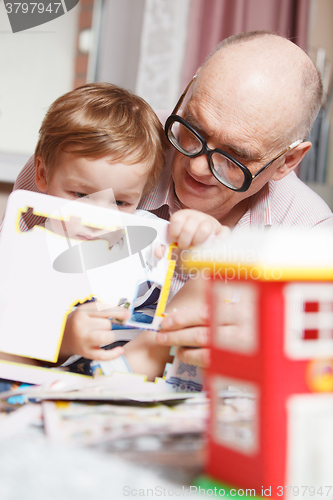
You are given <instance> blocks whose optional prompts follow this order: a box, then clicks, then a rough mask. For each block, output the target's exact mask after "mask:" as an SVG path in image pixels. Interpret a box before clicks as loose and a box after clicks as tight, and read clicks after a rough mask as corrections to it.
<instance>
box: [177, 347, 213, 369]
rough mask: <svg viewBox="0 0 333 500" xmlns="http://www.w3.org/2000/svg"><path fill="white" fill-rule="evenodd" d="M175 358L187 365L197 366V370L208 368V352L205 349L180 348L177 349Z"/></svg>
mask: <svg viewBox="0 0 333 500" xmlns="http://www.w3.org/2000/svg"><path fill="white" fill-rule="evenodd" d="M177 358H178V359H179V360H180V361H182V362H183V363H187V364H189V365H195V366H199V368H208V366H209V362H210V351H209V349H207V348H205V349H204V348H202V349H186V348H185V347H180V348H179V349H177Z"/></svg>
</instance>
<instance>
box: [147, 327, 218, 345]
mask: <svg viewBox="0 0 333 500" xmlns="http://www.w3.org/2000/svg"><path fill="white" fill-rule="evenodd" d="M208 333H209V332H208V327H207V326H197V327H193V328H186V329H184V330H178V331H169V332H161V331H160V332H158V333H157V335H156V341H157V343H158V344H160V345H169V346H172V345H175V346H189V347H206V346H207V344H208Z"/></svg>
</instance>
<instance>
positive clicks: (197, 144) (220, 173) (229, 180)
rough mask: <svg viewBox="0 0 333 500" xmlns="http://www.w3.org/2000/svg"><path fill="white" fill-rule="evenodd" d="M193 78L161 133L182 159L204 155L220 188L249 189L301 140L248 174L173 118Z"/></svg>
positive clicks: (184, 122)
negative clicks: (256, 170) (182, 156)
mask: <svg viewBox="0 0 333 500" xmlns="http://www.w3.org/2000/svg"><path fill="white" fill-rule="evenodd" d="M195 78H196V76H194V77H193V78H192V80H191V81H190V83H189V84H188V85H187V87H186V89H185V90H184V92H183V93H182V95H181V96H180V99H179V101H178V102H177V104H176V107H175V109H174V110H173V112H172V114H171V115H170V116H169V118H168V119H167V121H166V123H165V133H166V136H167V138H168V140H169V142H170V143H171V144H172V145H173V146H174V147H175V148H176V149H177V151H179V152H180V153H182V154H183V155H185V156H188V157H190V158H196V157H197V156H200V155H202V154H205V155H206V156H207V159H208V165H209V169H210V171H211V173H212V174H213V176H214V177H215V178H216V179H217V180H218V181H219V182H220V183H221V184H223V185H224V186H226V187H227V188H229V189H232V190H233V191H239V192H244V191H247V190H248V189H249V187H250V186H251V184H252V181H253V180H254V179H256V178H257V177H258V175H260V174H261V173H262V172H264V170H266V169H267V168H268V167H269V166H270V165H272V163H273V162H274V161H276V160H277V159H278V158H280V157H281V156H283V155H284V154H286V153H287V152H288V151H290V150H291V149H293V148H296V146H298V145H299V144H301V143H302V142H303V140H301V139H299V140H297V141H295V142H293V143H292V144H290V146H288V147H287V148H285V149H284V150H283V151H282V152H281V153H279V154H278V155H277V156H275V157H274V158H273V160H271V161H269V162H268V163H266V165H264V166H263V167H261V169H260V170H258V172H256V173H255V174H252V173H251V172H250V170H249V169H248V168H247V167H246V166H245V165H243V164H242V163H241V162H240V161H238V160H236V159H235V158H233V157H232V156H231V155H229V154H228V153H226V152H225V151H222V150H221V149H210V148H209V147H208V146H207V142H206V140H205V139H204V138H203V137H202V135H201V134H199V132H197V130H195V128H194V127H192V125H190V124H189V123H188V122H187V121H186V120H184V118H182V117H181V116H178V115H177V112H178V110H179V108H180V106H181V105H182V102H183V100H184V98H185V96H186V93H187V91H188V89H189V88H190V86H191V85H192V83H193V82H194V80H195Z"/></svg>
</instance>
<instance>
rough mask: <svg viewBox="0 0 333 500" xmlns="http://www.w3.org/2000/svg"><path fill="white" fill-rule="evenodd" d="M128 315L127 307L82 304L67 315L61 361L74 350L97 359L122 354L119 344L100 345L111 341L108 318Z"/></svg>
mask: <svg viewBox="0 0 333 500" xmlns="http://www.w3.org/2000/svg"><path fill="white" fill-rule="evenodd" d="M129 317H130V313H129V311H127V309H124V308H122V307H114V308H111V309H104V310H102V311H99V310H98V309H97V304H96V302H89V303H87V304H82V305H81V306H79V307H78V308H77V309H76V310H75V311H74V312H73V313H72V314H70V315H69V316H68V318H67V323H66V327H65V332H64V337H63V341H62V344H61V349H60V355H59V359H60V361H61V362H64V361H65V360H66V359H67V358H69V357H70V356H72V355H73V354H78V355H80V356H83V357H84V358H88V359H94V360H100V361H108V360H110V359H115V358H117V357H119V356H121V355H122V354H124V349H123V348H122V347H116V348H114V349H110V350H104V349H101V346H102V345H107V344H111V343H112V342H114V334H113V332H112V329H111V327H112V324H111V321H110V319H111V318H112V320H120V321H123V320H127V319H129Z"/></svg>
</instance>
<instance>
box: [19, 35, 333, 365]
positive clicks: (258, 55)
mask: <svg viewBox="0 0 333 500" xmlns="http://www.w3.org/2000/svg"><path fill="white" fill-rule="evenodd" d="M185 92H186V93H187V95H185V96H184V95H183V96H182V97H181V99H180V102H179V103H178V104H177V106H176V108H175V110H174V111H173V113H172V115H171V116H170V117H169V118H168V120H167V122H166V133H167V136H168V139H169V141H170V142H171V143H172V145H173V146H174V148H175V149H176V150H175V151H174V154H173V158H172V159H171V160H170V158H169V160H170V162H171V171H170V165H167V166H166V168H165V169H164V172H163V173H162V176H161V179H160V182H159V184H158V186H157V187H156V188H155V190H154V191H153V192H152V193H150V195H149V196H148V197H147V198H146V199H143V200H142V202H141V203H140V206H139V208H142V209H146V210H151V211H153V212H154V213H155V214H157V215H158V216H160V217H163V218H165V219H169V218H170V217H172V218H174V219H176V221H177V211H178V210H180V209H186V208H190V209H195V210H198V211H201V212H205V213H207V214H209V215H212V216H213V217H215V218H216V219H217V220H218V221H219V222H220V223H221V224H223V225H226V226H229V227H230V228H234V231H244V230H248V229H249V228H251V227H258V226H259V227H265V226H277V225H280V224H282V225H284V226H287V227H304V228H306V229H311V228H314V227H319V226H326V227H333V217H332V213H331V211H330V209H329V208H328V207H327V205H326V204H325V203H324V202H323V201H322V200H321V199H320V198H319V197H318V196H317V195H316V194H315V193H314V192H312V191H311V190H310V189H309V188H307V186H305V185H304V184H303V183H302V182H301V181H300V180H299V179H298V178H297V176H296V175H295V173H294V172H293V171H294V169H295V168H296V166H297V165H298V164H299V163H300V161H301V160H302V158H303V157H304V155H305V154H306V153H307V151H308V150H309V149H310V148H311V143H310V142H308V141H304V138H305V137H306V136H307V135H308V133H309V131H310V128H311V126H312V124H313V122H314V120H315V117H316V115H317V113H318V111H319V108H320V105H321V99H322V85H321V81H320V77H319V76H318V72H317V70H316V68H315V66H314V65H313V63H312V62H311V60H310V59H309V57H308V56H307V55H306V54H305V53H304V52H303V51H302V50H301V49H300V48H299V47H297V46H296V45H295V44H293V43H292V42H290V41H288V40H287V39H285V38H282V37H279V36H277V35H274V34H271V33H267V32H253V33H245V34H240V35H235V36H233V37H230V38H229V39H226V40H224V41H223V42H221V44H219V45H218V46H217V47H216V49H215V50H214V52H213V53H212V55H211V56H210V57H209V58H208V59H207V61H206V62H205V64H204V65H203V66H202V68H200V70H199V71H198V73H197V75H196V77H195V79H194V81H193V82H192V84H190V85H189V86H188V87H187V89H186V91H185ZM182 100H184V109H183V111H179V110H180V109H181V104H182V102H181V101H182ZM170 162H169V163H170ZM32 179H33V168H32V167H31V163H30V165H29V164H28V165H27V166H26V167H25V169H24V170H23V171H22V172H21V174H20V176H19V177H18V180H17V182H16V184H15V189H18V188H20V189H32V190H37V189H36V188H35V186H34V185H33V181H32ZM175 227H176V225H175ZM177 231H181V227H179V228H178V229H177ZM184 238H185V240H186V235H184ZM200 300H201V299H200ZM230 321H233V319H231V320H230ZM234 321H235V324H236V325H237V318H234ZM206 324H207V317H206V314H205V308H204V306H203V305H201V306H200V307H198V305H197V304H196V305H194V307H193V309H192V308H190V309H185V310H182V311H179V310H178V311H176V312H174V313H172V314H169V316H168V317H167V318H165V320H164V322H163V324H162V328H163V331H162V332H160V333H159V334H158V335H157V342H158V343H159V346H158V348H157V349H155V348H154V345H156V344H154V343H155V338H152V350H151V352H150V354H149V358H150V359H149V361H151V360H152V358H154V354H153V353H155V352H156V353H157V352H162V351H163V350H164V352H166V347H167V349H169V347H168V346H170V345H179V346H184V345H185V346H192V347H200V349H187V348H182V349H180V350H179V351H178V356H179V357H180V358H181V359H182V360H183V361H185V362H187V363H194V364H197V365H199V366H202V367H204V366H206V365H207V363H208V351H207V349H206V348H205V345H206V343H207V327H206V326H205V325H206ZM140 337H141V336H139V338H140ZM137 342H139V341H137ZM130 344H131V347H130V346H129V347H130V349H129V352H128V356H129V357H131V352H130V351H133V352H134V349H138V350H139V344H138V345H136V342H135V341H133V342H131V343H130ZM138 350H136V359H137V362H138V363H139V364H140V365H141V366H143V364H142V363H144V359H140V356H138ZM144 356H145V355H144ZM144 356H143V357H144ZM160 359H164V355H161V356H159V355H158V354H157V355H156V363H155V365H154V366H153V368H152V372H153V371H154V370H155V369H156V371H157V372H158V371H159V370H158V369H157V365H158V360H160ZM131 364H132V363H131ZM137 366H139V365H137V363H136V362H135V361H134V365H132V368H134V370H136V368H137Z"/></svg>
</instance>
